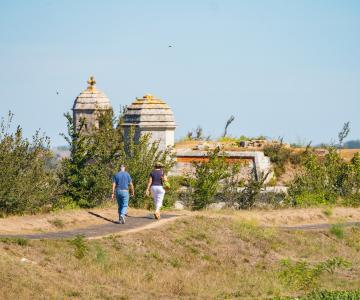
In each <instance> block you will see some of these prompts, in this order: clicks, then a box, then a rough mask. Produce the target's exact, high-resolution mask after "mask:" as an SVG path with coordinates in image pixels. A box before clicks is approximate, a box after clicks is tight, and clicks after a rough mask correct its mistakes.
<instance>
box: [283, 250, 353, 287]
mask: <svg viewBox="0 0 360 300" xmlns="http://www.w3.org/2000/svg"><path fill="white" fill-rule="evenodd" d="M349 266H350V263H349V262H347V261H345V260H344V259H343V258H341V257H334V258H331V259H328V260H326V261H324V262H320V263H317V264H315V265H313V266H311V265H310V264H309V263H308V262H306V261H298V262H293V261H291V260H290V259H286V260H282V261H281V271H280V273H279V278H280V280H281V281H282V283H283V284H284V285H285V286H287V287H290V288H292V289H294V290H305V291H308V290H311V289H315V288H317V287H318V285H319V280H320V277H321V275H322V274H323V273H324V272H328V273H330V274H333V273H334V271H335V270H336V269H338V268H348V267H349Z"/></svg>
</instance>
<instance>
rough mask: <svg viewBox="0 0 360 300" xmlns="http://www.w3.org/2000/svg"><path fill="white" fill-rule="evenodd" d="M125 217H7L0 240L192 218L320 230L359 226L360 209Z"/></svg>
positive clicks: (126, 229)
mask: <svg viewBox="0 0 360 300" xmlns="http://www.w3.org/2000/svg"><path fill="white" fill-rule="evenodd" d="M129 215H130V216H129V217H128V218H127V222H126V224H116V222H115V221H114V220H117V218H118V216H117V209H116V206H115V205H112V206H110V207H106V208H97V209H92V210H90V211H89V210H86V209H79V210H70V211H58V212H52V213H47V214H39V215H27V216H11V217H8V218H3V219H0V238H7V237H8V238H16V237H23V238H28V239H62V238H72V237H74V236H76V235H84V236H85V237H86V238H100V237H103V236H107V235H112V234H125V233H130V232H135V231H140V230H144V229H147V228H153V227H157V226H160V225H162V224H164V223H166V222H168V221H172V220H176V219H178V218H180V217H186V216H195V215H200V216H205V217H210V218H223V217H225V218H233V219H235V220H240V221H244V222H252V223H254V224H256V225H258V226H261V227H265V228H266V227H270V228H278V229H280V230H324V229H327V228H329V227H330V226H331V225H332V224H343V225H344V226H360V209H358V208H344V207H334V208H322V209H321V208H306V209H278V210H250V211H246V210H244V211H235V210H219V211H214V210H205V211H201V212H191V211H164V212H163V218H162V220H161V221H155V220H154V218H153V215H152V214H150V213H149V211H147V210H141V209H131V208H130V209H129Z"/></svg>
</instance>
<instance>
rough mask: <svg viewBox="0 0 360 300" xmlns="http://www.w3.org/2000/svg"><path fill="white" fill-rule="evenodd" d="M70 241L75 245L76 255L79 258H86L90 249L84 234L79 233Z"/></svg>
mask: <svg viewBox="0 0 360 300" xmlns="http://www.w3.org/2000/svg"><path fill="white" fill-rule="evenodd" d="M70 243H71V245H73V246H74V249H75V252H74V255H75V257H76V258H77V259H82V258H84V257H85V255H86V253H87V252H88V251H89V248H88V246H87V244H86V241H85V238H84V236H83V235H77V236H76V237H75V238H74V239H72V240H71V241H70Z"/></svg>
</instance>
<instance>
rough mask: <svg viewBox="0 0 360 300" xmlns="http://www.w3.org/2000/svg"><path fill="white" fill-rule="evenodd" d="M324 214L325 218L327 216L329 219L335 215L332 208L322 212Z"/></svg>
mask: <svg viewBox="0 0 360 300" xmlns="http://www.w3.org/2000/svg"><path fill="white" fill-rule="evenodd" d="M322 213H323V214H324V215H325V216H327V217H331V216H332V214H333V211H332V209H331V208H330V207H326V208H325V209H324V210H323V211H322Z"/></svg>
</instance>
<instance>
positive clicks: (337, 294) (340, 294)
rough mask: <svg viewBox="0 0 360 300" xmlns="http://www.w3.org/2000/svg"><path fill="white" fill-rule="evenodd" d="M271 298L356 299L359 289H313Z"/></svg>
mask: <svg viewBox="0 0 360 300" xmlns="http://www.w3.org/2000/svg"><path fill="white" fill-rule="evenodd" d="M271 299H272V300H357V299H360V289H358V290H355V291H313V292H311V293H310V294H308V295H305V296H300V297H275V298H271Z"/></svg>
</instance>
